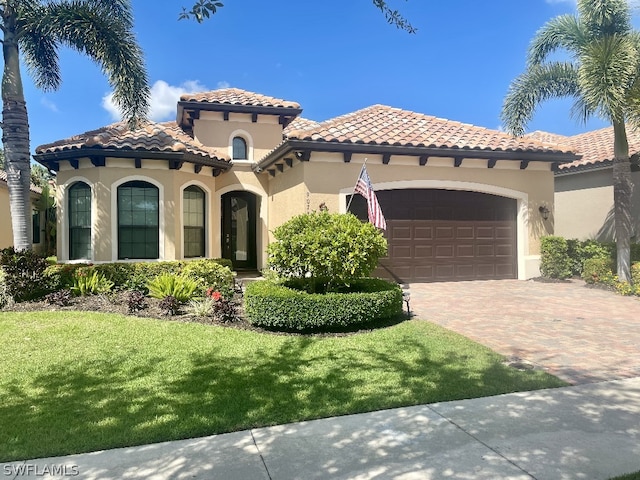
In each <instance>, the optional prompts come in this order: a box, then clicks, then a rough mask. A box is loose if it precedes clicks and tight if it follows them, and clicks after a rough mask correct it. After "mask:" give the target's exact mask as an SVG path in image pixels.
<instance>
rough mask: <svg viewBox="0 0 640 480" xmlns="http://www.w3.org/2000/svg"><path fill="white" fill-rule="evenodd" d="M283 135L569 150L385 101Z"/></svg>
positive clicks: (382, 142) (385, 142)
mask: <svg viewBox="0 0 640 480" xmlns="http://www.w3.org/2000/svg"><path fill="white" fill-rule="evenodd" d="M287 138H289V139H297V140H317V141H325V142H340V143H364V144H372V145H398V146H424V147H429V148H458V149H473V150H503V151H535V152H543V151H544V152H561V153H569V152H571V149H570V148H569V147H567V146H566V145H555V144H547V143H543V142H541V141H539V140H536V139H533V138H514V137H513V136H511V135H509V134H507V133H504V132H500V131H497V130H490V129H488V128H483V127H476V126H474V125H469V124H465V123H460V122H455V121H452V120H445V119H442V118H437V117H433V116H430V115H424V114H421V113H416V112H411V111H408V110H402V109H399V108H393V107H388V106H386V105H373V106H371V107H367V108H364V109H362V110H358V111H356V112H353V113H349V114H346V115H342V116H340V117H336V118H333V119H330V120H327V121H325V122H322V123H320V124H319V125H318V126H317V127H315V128H310V129H297V130H294V129H291V130H290V131H289V132H288V134H287Z"/></svg>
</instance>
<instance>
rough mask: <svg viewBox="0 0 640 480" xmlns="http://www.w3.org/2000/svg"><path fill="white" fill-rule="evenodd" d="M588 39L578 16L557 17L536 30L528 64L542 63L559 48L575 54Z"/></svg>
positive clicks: (530, 47)
mask: <svg viewBox="0 0 640 480" xmlns="http://www.w3.org/2000/svg"><path fill="white" fill-rule="evenodd" d="M586 41H587V35H586V32H585V30H584V28H583V25H582V23H581V22H580V20H579V19H578V18H576V17H574V16H573V15H561V16H559V17H556V18H554V19H552V20H550V21H549V22H547V23H546V24H545V25H544V26H543V27H542V28H541V29H540V30H538V31H537V32H536V35H535V37H534V38H533V40H532V42H531V45H530V46H529V53H528V55H527V65H528V66H532V65H536V64H540V63H542V62H544V61H545V60H546V59H547V57H548V56H549V54H551V53H553V52H555V51H557V50H566V51H567V52H569V53H571V54H573V55H574V56H575V55H576V54H577V53H578V52H579V51H580V49H581V48H582V46H583V45H584V44H585V42H586Z"/></svg>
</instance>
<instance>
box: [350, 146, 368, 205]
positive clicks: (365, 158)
mask: <svg viewBox="0 0 640 480" xmlns="http://www.w3.org/2000/svg"><path fill="white" fill-rule="evenodd" d="M366 164H367V157H364V163H363V164H362V168H361V169H360V173H359V174H358V178H357V179H356V185H357V184H358V180H360V176H361V175H362V171H363V170H364V167H365V165H366ZM355 190H356V188H355V187H353V193H352V194H351V198H350V199H349V203H347V213H349V207H350V206H351V202H353V197H354V196H355V195H356V191H355Z"/></svg>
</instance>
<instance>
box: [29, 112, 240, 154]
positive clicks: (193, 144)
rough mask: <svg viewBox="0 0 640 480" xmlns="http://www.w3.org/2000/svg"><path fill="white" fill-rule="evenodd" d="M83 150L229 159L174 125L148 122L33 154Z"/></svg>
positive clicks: (69, 140)
mask: <svg viewBox="0 0 640 480" xmlns="http://www.w3.org/2000/svg"><path fill="white" fill-rule="evenodd" d="M84 148H105V149H113V150H141V151H156V152H188V153H191V154H194V155H199V156H201V157H204V158H209V159H217V160H224V161H229V160H230V159H229V157H228V156H226V155H222V154H220V153H219V152H217V151H216V150H215V149H213V148H211V147H207V146H205V145H203V144H201V143H200V142H198V141H197V140H194V139H193V138H191V137H190V136H189V135H187V134H186V133H185V132H184V131H183V130H182V129H181V128H180V127H178V125H176V123H175V122H164V123H154V122H150V123H148V124H146V125H144V126H141V127H139V128H137V129H135V130H129V128H128V127H127V124H126V123H124V122H119V123H114V124H112V125H108V126H106V127H102V128H99V129H97V130H91V131H88V132H85V133H81V134H79V135H75V136H73V137H70V138H67V139H64V140H58V141H57V142H53V143H49V144H46V145H40V146H39V147H37V148H36V154H37V155H41V154H47V153H55V152H64V151H70V150H78V149H84Z"/></svg>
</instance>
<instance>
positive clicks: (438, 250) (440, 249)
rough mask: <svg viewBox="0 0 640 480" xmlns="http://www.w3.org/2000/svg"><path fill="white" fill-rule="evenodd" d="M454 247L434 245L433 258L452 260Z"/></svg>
mask: <svg viewBox="0 0 640 480" xmlns="http://www.w3.org/2000/svg"><path fill="white" fill-rule="evenodd" d="M454 256H455V255H454V246H453V245H436V246H435V258H436V259H440V258H454Z"/></svg>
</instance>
